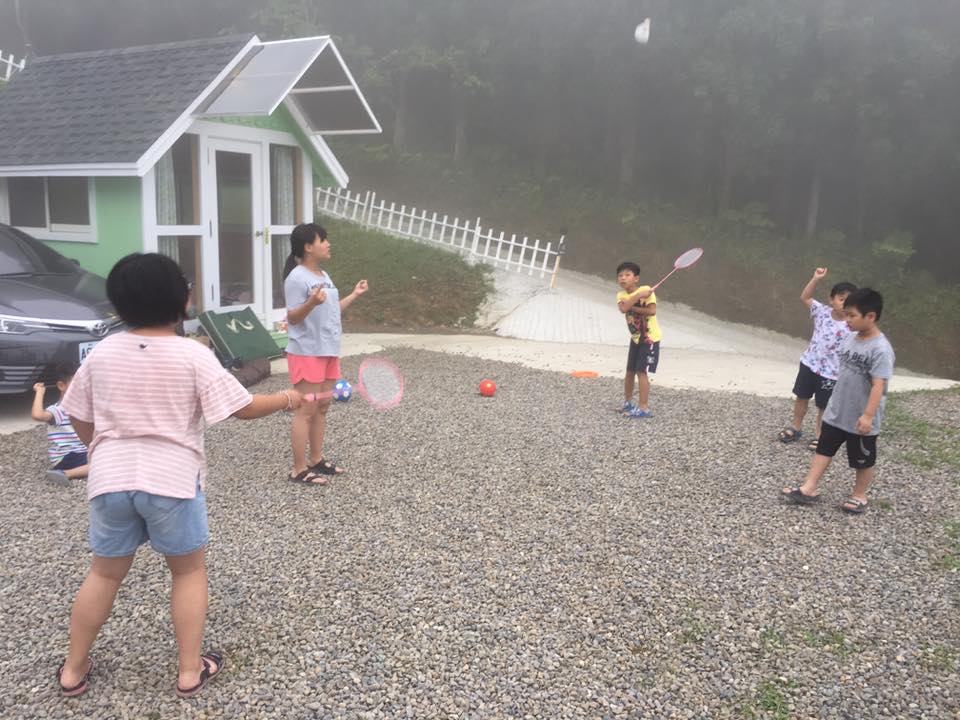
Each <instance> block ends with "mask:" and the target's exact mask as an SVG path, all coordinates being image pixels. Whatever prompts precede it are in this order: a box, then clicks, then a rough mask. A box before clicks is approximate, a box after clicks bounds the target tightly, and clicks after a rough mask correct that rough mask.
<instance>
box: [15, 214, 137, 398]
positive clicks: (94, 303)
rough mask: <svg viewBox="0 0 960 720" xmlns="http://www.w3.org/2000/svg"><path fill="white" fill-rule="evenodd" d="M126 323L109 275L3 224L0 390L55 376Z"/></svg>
mask: <svg viewBox="0 0 960 720" xmlns="http://www.w3.org/2000/svg"><path fill="white" fill-rule="evenodd" d="M122 327H123V324H122V322H121V321H120V319H119V318H118V317H117V315H116V313H115V312H114V310H113V307H112V306H111V305H110V302H109V301H108V300H107V293H106V281H105V280H104V279H103V278H102V277H100V276H99V275H94V274H92V273H89V272H87V271H86V270H83V269H81V268H80V267H79V266H78V265H77V264H76V263H75V262H74V261H72V260H68V259H67V258H65V257H64V256H63V255H61V254H60V253H58V252H56V251H55V250H53V249H51V248H49V247H47V246H46V245H44V244H43V243H42V242H40V241H39V240H36V239H35V238H32V237H30V236H29V235H27V234H26V233H24V232H21V231H20V230H17V229H16V228H12V227H10V226H9V225H3V224H0V394H9V393H20V392H24V391H26V390H29V389H31V387H32V386H33V384H34V383H36V382H43V383H48V384H51V383H53V382H54V378H53V371H54V367H55V366H56V365H57V364H58V363H62V362H70V363H75V364H77V363H79V362H81V361H82V360H83V358H84V357H85V356H86V355H87V354H88V353H89V352H90V351H91V350H92V349H93V347H94V346H95V345H96V344H97V342H99V341H100V340H102V339H103V338H104V337H106V336H107V335H108V334H110V333H113V332H116V331H118V330H120V329H122Z"/></svg>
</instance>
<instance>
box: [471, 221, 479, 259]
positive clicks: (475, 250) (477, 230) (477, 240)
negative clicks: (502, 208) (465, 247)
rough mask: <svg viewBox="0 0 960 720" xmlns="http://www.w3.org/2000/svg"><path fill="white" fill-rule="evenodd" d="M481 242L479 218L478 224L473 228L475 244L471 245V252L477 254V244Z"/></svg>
mask: <svg viewBox="0 0 960 720" xmlns="http://www.w3.org/2000/svg"><path fill="white" fill-rule="evenodd" d="M479 244H480V218H477V226H476V227H475V228H474V229H473V245H472V246H471V247H470V254H471V255H476V254H477V246H478V245H479Z"/></svg>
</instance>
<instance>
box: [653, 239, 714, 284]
mask: <svg viewBox="0 0 960 720" xmlns="http://www.w3.org/2000/svg"><path fill="white" fill-rule="evenodd" d="M701 255H703V248H693V249H692V250H687V251H686V252H685V253H684V254H683V255H681V256H680V257H678V258H677V259H676V260H674V261H673V270H671V271H670V272H668V273H667V274H666V275H664V276H663V278H662V279H661V280H660V282H658V283H657V284H656V285H654V286H653V287H652V288H650V292H653V291H654V290H656V289H657V288H658V287H660V286H661V285H663V283H664V281H665V280H666V279H667V278H668V277H670V276H671V275H673V274H674V273H675V272H676V271H677V270H682V269H683V268H688V267H690V266H691V265H693V264H694V263H695V262H696V261H697V260H699V259H700V256H701Z"/></svg>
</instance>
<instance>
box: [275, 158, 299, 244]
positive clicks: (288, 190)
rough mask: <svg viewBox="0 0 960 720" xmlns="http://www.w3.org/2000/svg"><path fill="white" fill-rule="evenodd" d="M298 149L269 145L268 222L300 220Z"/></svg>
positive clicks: (294, 223)
mask: <svg viewBox="0 0 960 720" xmlns="http://www.w3.org/2000/svg"><path fill="white" fill-rule="evenodd" d="M301 173H302V168H301V165H300V149H299V148H295V147H290V146H287V145H271V146H270V222H271V223H273V224H274V225H296V224H297V223H298V222H300V216H301V212H300V197H301V183H300V179H301Z"/></svg>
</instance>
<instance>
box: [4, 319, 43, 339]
mask: <svg viewBox="0 0 960 720" xmlns="http://www.w3.org/2000/svg"><path fill="white" fill-rule="evenodd" d="M49 329H50V325H49V324H47V323H45V322H44V321H43V320H37V319H35V318H26V317H17V316H16V315H0V334H6V335H26V334H27V333H31V332H33V331H34V330H49Z"/></svg>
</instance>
